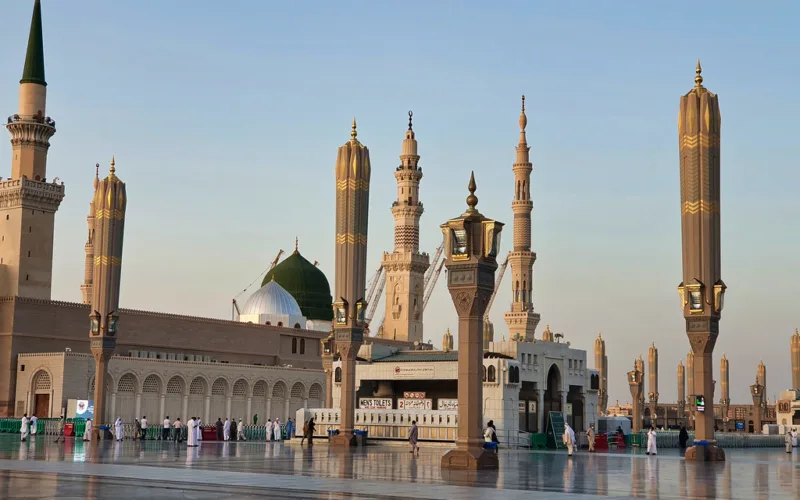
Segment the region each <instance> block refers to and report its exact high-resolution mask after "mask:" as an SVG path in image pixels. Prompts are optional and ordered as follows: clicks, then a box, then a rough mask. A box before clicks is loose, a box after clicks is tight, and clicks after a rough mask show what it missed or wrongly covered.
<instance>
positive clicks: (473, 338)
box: [440, 173, 503, 470]
mask: <svg viewBox="0 0 800 500" xmlns="http://www.w3.org/2000/svg"><path fill="white" fill-rule="evenodd" d="M476 189H477V186H476V185H475V174H474V173H473V174H472V175H471V177H470V180H469V192H470V195H469V196H468V197H467V206H468V208H467V211H466V212H464V213H463V214H461V215H460V216H459V217H456V218H455V219H450V220H448V221H447V222H445V223H444V224H442V225H441V226H440V227H441V228H442V232H443V233H444V248H445V254H446V261H445V265H446V266H447V288H448V290H449V291H450V296H451V297H452V299H453V304H454V305H455V306H456V311H457V313H458V437H457V439H456V448H455V449H452V450H449V451H448V452H447V453H445V455H444V456H443V457H442V468H445V469H472V470H477V469H497V468H498V467H499V463H498V459H497V454H495V453H493V452H491V451H489V450H485V449H484V448H483V444H484V439H483V437H482V435H483V432H482V430H483V381H482V377H481V374H482V370H483V315H484V313H485V312H486V307H487V305H488V303H489V299H490V298H491V296H492V292H494V273H495V271H496V270H497V253H498V251H499V248H500V232H501V231H502V229H503V223H501V222H497V221H494V220H491V219H487V218H486V217H484V216H483V215H481V213H480V212H478V209H477V208H475V207H476V206H477V204H478V197H477V196H475V190H476Z"/></svg>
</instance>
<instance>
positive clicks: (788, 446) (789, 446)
mask: <svg viewBox="0 0 800 500" xmlns="http://www.w3.org/2000/svg"><path fill="white" fill-rule="evenodd" d="M784 443H786V453H791V452H792V431H786V435H785V436H784Z"/></svg>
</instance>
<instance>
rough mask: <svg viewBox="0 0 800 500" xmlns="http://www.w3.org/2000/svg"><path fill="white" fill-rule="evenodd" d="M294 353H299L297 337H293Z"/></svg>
mask: <svg viewBox="0 0 800 500" xmlns="http://www.w3.org/2000/svg"><path fill="white" fill-rule="evenodd" d="M279 326H280V325H279ZM292 354H297V337H293V338H292Z"/></svg>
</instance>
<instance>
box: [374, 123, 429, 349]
mask: <svg viewBox="0 0 800 500" xmlns="http://www.w3.org/2000/svg"><path fill="white" fill-rule="evenodd" d="M412 116H413V113H412V112H411V111H409V112H408V130H407V131H406V137H405V139H404V140H403V150H402V154H401V155H400V166H399V167H397V168H396V169H395V171H394V178H395V179H397V200H396V201H395V202H394V203H392V215H393V216H394V252H392V253H387V252H384V254H383V258H382V259H381V264H382V265H383V269H384V270H385V271H386V315H385V316H384V318H385V319H384V322H383V332H384V334H383V336H384V338H389V339H393V340H405V341H408V342H422V338H423V337H422V301H423V298H424V294H425V271H426V270H427V269H428V267H429V266H430V257H428V254H426V253H420V251H419V219H420V217H421V216H422V212H423V208H422V202H420V201H419V181H420V179H422V168H420V166H419V155H418V154H417V139H416V136H415V134H414V128H413V126H412V123H411V118H412Z"/></svg>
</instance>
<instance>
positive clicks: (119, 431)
mask: <svg viewBox="0 0 800 500" xmlns="http://www.w3.org/2000/svg"><path fill="white" fill-rule="evenodd" d="M114 430H115V431H116V434H117V441H122V437H123V435H122V419H121V418H119V417H117V420H116V422H114Z"/></svg>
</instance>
